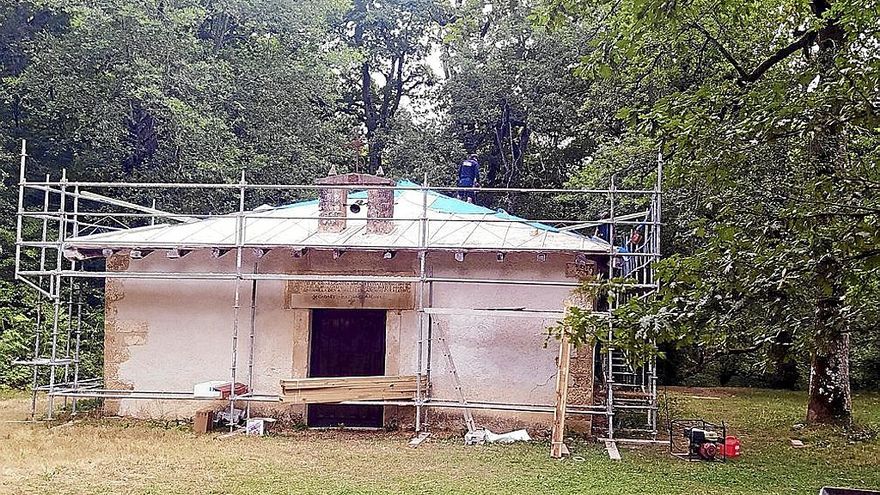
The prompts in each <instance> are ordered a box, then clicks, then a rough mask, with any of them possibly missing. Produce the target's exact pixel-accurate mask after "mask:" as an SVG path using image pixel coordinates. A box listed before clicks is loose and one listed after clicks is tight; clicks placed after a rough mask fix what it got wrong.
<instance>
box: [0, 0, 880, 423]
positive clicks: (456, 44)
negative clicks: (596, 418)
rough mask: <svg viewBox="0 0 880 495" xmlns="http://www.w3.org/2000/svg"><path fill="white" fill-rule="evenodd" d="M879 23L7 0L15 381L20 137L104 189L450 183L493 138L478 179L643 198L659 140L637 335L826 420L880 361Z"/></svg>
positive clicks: (633, 309) (683, 373)
mask: <svg viewBox="0 0 880 495" xmlns="http://www.w3.org/2000/svg"><path fill="white" fill-rule="evenodd" d="M878 33H880V13H878V4H877V2H876V1H870V2H865V1H857V0H834V1H826V0H813V1H808V0H760V1H758V0H698V1H693V2H683V3H682V2H669V1H665V0H662V1H661V0H638V1H617V0H613V1H612V0H548V1H546V2H530V1H511V2H502V3H494V2H490V1H484V2H480V3H466V2H465V3H460V2H453V3H451V4H450V3H448V2H440V1H435V0H417V1H410V0H406V1H404V0H392V1H389V2H372V1H366V0H352V1H346V0H304V1H296V2H291V1H285V0H171V1H168V0H161V1H159V0H150V1H145V2H134V1H132V0H110V1H107V2H100V3H95V2H87V1H83V0H27V1H11V0H4V1H0V143H2V146H0V174H2V180H3V182H4V185H5V187H4V189H3V191H2V193H0V207H2V215H0V249H2V251H0V257H2V258H0V270H2V277H3V278H2V280H0V284H3V286H2V287H0V288H2V289H3V294H4V298H3V299H2V301H0V363H2V364H0V383H5V384H12V385H20V384H22V382H23V381H26V378H27V377H26V376H24V375H23V374H22V373H23V372H22V371H21V369H19V368H12V367H9V366H8V362H9V361H10V358H11V357H18V356H20V355H22V353H23V352H24V351H25V349H26V347H27V346H28V345H30V344H29V342H30V340H29V339H30V338H31V335H32V329H33V327H34V325H35V324H36V319H35V318H36V312H35V307H36V306H37V302H36V301H35V300H34V299H33V297H32V295H30V294H29V292H28V291H25V290H24V289H23V288H22V287H21V286H19V285H16V284H12V283H11V265H10V256H11V253H13V241H14V222H15V216H14V210H15V201H16V199H17V198H16V189H15V187H14V185H15V181H16V177H17V159H16V154H17V149H18V146H19V144H18V140H19V139H21V138H25V139H27V140H28V141H29V150H30V152H29V153H30V155H31V158H30V159H31V163H32V165H33V166H32V171H33V174H34V176H41V175H42V174H44V173H51V174H53V175H55V176H56V177H57V176H58V175H59V174H60V169H61V168H66V169H67V171H68V174H69V176H70V177H75V178H78V179H102V180H119V179H128V180H152V181H157V180H165V181H173V180H182V181H192V180H198V181H235V180H237V179H238V177H239V174H240V173H241V171H242V170H246V171H247V176H248V180H250V181H254V182H270V183H271V182H289V183H296V182H309V181H311V180H312V179H313V178H315V177H318V176H321V175H324V174H325V173H326V172H327V170H328V169H329V168H330V167H331V165H334V166H336V167H337V170H339V171H348V170H366V171H371V172H376V171H377V170H378V169H379V168H380V166H381V168H382V169H383V171H384V172H385V173H386V174H388V175H392V176H395V177H407V178H410V179H414V180H421V179H422V177H423V176H427V177H428V179H429V181H430V182H431V183H432V184H452V182H453V181H454V174H455V168H456V164H457V163H458V161H460V160H461V158H462V157H463V156H464V155H465V154H466V153H475V154H477V155H478V156H479V158H480V161H481V163H482V164H483V170H484V174H485V180H484V181H483V185H489V186H508V185H510V186H526V187H531V186H544V187H559V186H561V185H565V184H568V185H572V186H588V187H591V186H597V187H605V186H607V185H608V184H609V183H610V181H611V180H612V174H613V175H614V176H615V179H614V180H615V181H616V182H615V184H616V185H617V186H618V187H627V186H634V187H635V186H641V185H649V184H653V183H654V181H656V179H657V178H656V176H655V174H654V170H655V165H656V160H657V156H658V152H659V153H660V154H661V155H662V157H663V160H664V162H665V170H666V175H665V177H664V188H665V191H666V193H665V195H664V198H663V201H664V219H665V221H666V226H665V227H664V237H663V239H662V247H663V251H664V252H665V253H667V256H666V259H665V260H664V261H663V263H662V264H661V266H660V274H661V277H662V280H664V281H665V284H664V286H663V291H662V292H661V294H660V296H659V297H658V298H656V299H650V300H648V299H643V300H633V301H631V302H630V303H629V304H628V305H626V306H625V307H624V308H623V309H622V310H621V311H620V312H619V314H618V317H619V318H621V320H622V321H623V322H624V323H628V324H626V325H622V326H621V330H620V334H619V335H618V336H617V338H618V340H619V342H623V343H627V346H628V347H629V348H630V349H632V351H633V352H635V351H638V350H640V349H642V350H648V349H649V348H650V346H644V345H640V344H643V343H645V342H648V341H649V339H646V338H645V337H650V338H652V339H657V340H658V341H661V342H666V344H664V347H663V349H664V350H665V355H666V357H667V358H668V359H669V362H668V363H669V365H668V366H667V368H668V369H670V370H674V371H675V373H670V374H669V376H670V377H671V379H674V380H679V381H687V380H693V379H694V377H695V376H698V377H704V376H705V372H706V370H709V371H710V372H711V373H712V374H717V375H718V376H719V377H720V380H721V381H723V382H725V383H727V382H729V381H730V380H731V379H732V378H733V377H735V376H736V377H738V378H737V379H739V380H745V381H746V382H751V383H762V384H767V383H769V384H771V385H775V386H787V387H792V386H798V385H804V386H805V385H807V384H808V382H810V381H812V382H813V384H814V385H816V384H818V385H816V388H815V389H814V390H813V392H814V393H813V394H812V396H813V398H814V399H816V397H819V396H820V395H822V393H825V396H826V399H827V400H825V402H824V405H823V403H821V401H819V402H817V403H814V404H811V411H812V412H811V414H815V415H818V416H823V417H824V416H829V417H834V418H837V419H845V418H846V417H847V416H848V410H849V405H848V383H849V377H848V376H846V377H844V375H847V373H846V371H847V368H848V364H849V362H850V360H849V355H850V349H852V352H851V354H852V364H853V373H852V379H853V381H854V383H855V384H857V385H861V386H865V385H869V384H870V383H871V382H872V381H874V378H875V377H876V376H877V374H878V368H877V367H878V364H877V363H878V362H880V352H878V348H880V345H878V344H880V343H878V342H877V339H876V336H875V335H874V333H876V332H873V331H874V330H876V329H877V323H876V322H877V319H878V316H880V314H878V309H877V308H878V307H880V283H878V280H880V274H878V269H880V248H878V246H880V225H878V222H880V220H878V212H880V199H878V198H880V170H878V165H877V164H878V159H880V156H878V155H880V137H878V120H877V109H878V105H880V98H878V95H880V55H878V53H880V50H878V48H880V38H878ZM26 199H27V200H28V201H34V200H36V198H26ZM133 199H137V200H139V201H144V202H148V201H150V200H152V199H154V198H148V197H136V198H133ZM156 199H158V200H159V201H160V204H161V202H162V201H166V202H170V201H173V202H175V203H176V204H174V205H173V206H174V207H175V208H180V209H184V210H193V211H200V212H209V211H210V212H218V211H223V210H224V209H225V208H228V207H229V203H228V200H229V198H223V197H219V196H216V197H215V196H213V195H208V194H197V195H193V196H189V197H185V196H182V197H180V198H156ZM262 199H263V200H264V201H265V202H270V203H271V202H278V201H282V200H287V199H289V198H287V197H274V196H272V197H268V196H267V197H266V198H262ZM480 201H481V202H482V203H484V204H487V205H490V206H498V207H503V208H505V209H508V210H511V211H514V212H515V213H517V214H520V215H526V216H533V217H543V218H548V217H552V216H554V215H558V216H568V217H571V216H572V213H574V212H580V213H581V214H583V215H584V216H585V217H593V218H594V217H596V216H599V215H601V214H602V213H603V212H602V209H603V208H604V206H603V205H602V204H600V203H599V202H597V203H596V204H592V203H590V202H585V201H584V200H582V199H574V198H569V197H566V196H559V197H555V198H526V197H518V196H516V195H510V194H507V195H504V196H495V197H490V196H488V195H485V196H483V197H481V198H480ZM93 289H95V290H97V291H99V290H100V287H93ZM98 301H99V299H97V298H95V299H94V300H93V301H90V303H89V305H90V308H93V309H94V308H97V309H98V311H91V312H90V313H89V315H88V318H87V320H88V321H87V323H88V325H87V326H88V328H90V329H91V330H90V331H92V332H100V327H101V321H100V311H99V309H100V307H99V306H97V302H98ZM585 322H586V319H585V320H584V321H583V322H579V323H580V325H575V326H576V327H578V330H579V331H580V332H581V335H580V336H579V337H580V338H583V339H584V340H588V339H590V335H589V334H588V330H589V325H587V324H586V323H585ZM93 351H94V353H95V354H94V355H93V356H92V358H91V359H92V361H93V362H95V363H97V362H98V361H99V357H98V356H97V353H98V351H99V350H98V349H93ZM810 368H812V370H813V371H812V375H811V372H809V371H808V370H809V369H810ZM692 370H703V374H702V375H697V374H693V373H691V371H692ZM817 373H818V375H817ZM811 376H813V377H814V378H815V377H816V376H818V377H819V379H818V380H817V379H813V380H810V377H811ZM700 379H704V378H700ZM823 380H824V381H823ZM820 389H821V391H820ZM829 390H834V392H833V393H829ZM820 392H821V393H820ZM822 407H824V409H822Z"/></svg>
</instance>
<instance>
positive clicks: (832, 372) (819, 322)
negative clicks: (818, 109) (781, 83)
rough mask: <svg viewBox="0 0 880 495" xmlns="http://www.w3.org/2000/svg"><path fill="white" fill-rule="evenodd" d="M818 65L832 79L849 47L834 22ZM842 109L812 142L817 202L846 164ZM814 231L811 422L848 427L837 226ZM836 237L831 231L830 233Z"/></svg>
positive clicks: (820, 7)
mask: <svg viewBox="0 0 880 495" xmlns="http://www.w3.org/2000/svg"><path fill="white" fill-rule="evenodd" d="M830 8H831V0H813V1H812V9H813V13H814V14H815V15H816V17H818V18H822V16H823V15H824V14H825V13H826V12H827V11H828V10H829V9H830ZM816 42H817V44H818V47H819V54H818V56H817V63H818V68H819V73H820V75H821V76H822V80H823V81H824V80H828V79H830V78H832V77H833V74H834V71H835V70H836V69H835V65H834V57H835V55H836V54H837V52H838V51H839V50H840V49H841V47H842V46H843V44H844V43H845V42H846V36H845V32H844V30H843V28H841V27H840V26H839V25H838V24H837V22H836V20H831V21H829V24H828V25H827V26H826V27H825V28H824V29H822V30H821V31H819V34H818V37H817V39H816ZM838 111H839V105H834V106H833V107H832V108H831V111H830V112H829V113H828V115H826V118H825V119H824V122H823V123H821V124H820V125H819V127H817V129H816V133H815V135H814V137H813V139H812V140H811V142H810V154H811V155H812V158H813V159H814V160H815V165H816V176H817V177H816V178H817V187H816V191H815V194H816V195H817V198H816V199H818V200H819V202H825V201H829V200H833V198H831V197H829V196H831V192H830V189H831V188H827V187H823V185H824V184H825V183H828V182H830V183H832V184H833V183H834V180H835V175H836V172H835V171H836V168H837V167H839V166H841V165H842V164H845V163H846V161H847V154H848V151H847V148H846V136H845V134H844V130H843V128H842V126H841V124H840V123H839V119H838V118H837V115H836V114H837V113H838ZM817 219H818V222H820V223H819V224H817V225H815V228H814V229H813V231H814V232H816V235H817V236H819V237H818V239H816V240H815V241H814V245H815V246H816V248H815V250H814V259H816V260H818V261H817V264H816V268H815V272H814V274H815V282H816V286H817V289H818V291H819V296H818V299H817V301H816V322H815V325H816V327H815V329H814V333H813V352H812V356H811V362H810V367H811V370H810V402H809V404H808V405H807V421H808V422H810V423H838V424H841V423H842V424H848V423H849V422H850V420H851V418H852V398H851V393H850V384H849V331H848V330H849V329H848V326H847V321H846V318H845V316H844V315H843V301H844V296H845V294H846V289H845V287H844V285H843V280H842V278H843V266H842V264H841V262H840V260H839V259H838V258H837V253H835V252H834V243H835V241H836V239H833V238H829V236H828V234H826V233H823V230H825V229H823V228H822V227H823V226H824V224H823V223H822V222H833V221H834V220H833V219H831V218H830V217H823V216H818V217H817ZM832 232H833V229H832Z"/></svg>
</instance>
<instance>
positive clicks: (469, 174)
mask: <svg viewBox="0 0 880 495" xmlns="http://www.w3.org/2000/svg"><path fill="white" fill-rule="evenodd" d="M458 187H473V188H477V187H480V163H479V162H478V161H477V155H469V156H468V157H467V159H466V160H465V161H463V162H461V165H459V166H458ZM476 195H477V193H476V191H458V192H457V194H456V197H458V199H460V200H462V201H467V202H468V203H474V202H475V201H476Z"/></svg>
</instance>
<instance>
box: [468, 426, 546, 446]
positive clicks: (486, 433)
mask: <svg viewBox="0 0 880 495" xmlns="http://www.w3.org/2000/svg"><path fill="white" fill-rule="evenodd" d="M531 440H532V437H530V436H529V433H528V432H527V431H526V430H515V431H511V432H509V433H501V434H497V433H493V432H491V431H490V430H488V429H486V428H477V429H475V430H473V431H469V432H467V433H465V435H464V443H465V445H480V444H484V443H513V442H530V441H531Z"/></svg>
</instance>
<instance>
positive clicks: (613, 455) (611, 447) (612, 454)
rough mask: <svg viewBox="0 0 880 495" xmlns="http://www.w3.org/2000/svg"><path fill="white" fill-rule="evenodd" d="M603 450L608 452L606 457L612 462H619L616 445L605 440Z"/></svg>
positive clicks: (618, 452)
mask: <svg viewBox="0 0 880 495" xmlns="http://www.w3.org/2000/svg"><path fill="white" fill-rule="evenodd" d="M605 450H607V451H608V457H609V458H610V459H611V460H612V461H619V460H620V451H619V450H617V443H615V442H613V441H611V440H605Z"/></svg>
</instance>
